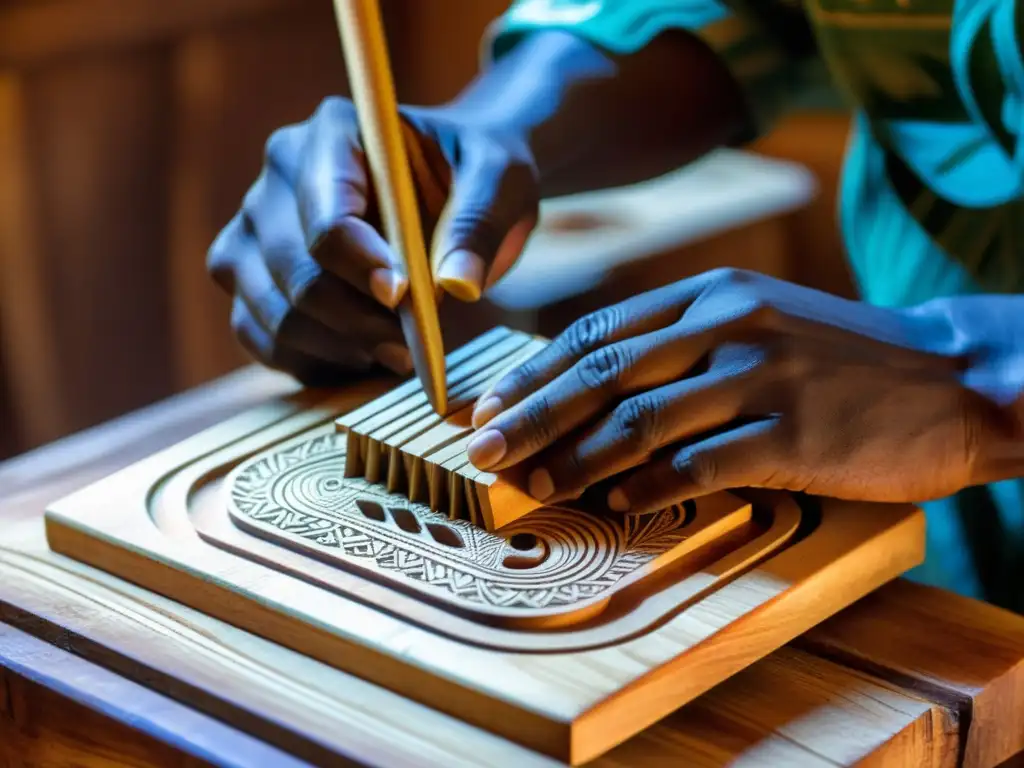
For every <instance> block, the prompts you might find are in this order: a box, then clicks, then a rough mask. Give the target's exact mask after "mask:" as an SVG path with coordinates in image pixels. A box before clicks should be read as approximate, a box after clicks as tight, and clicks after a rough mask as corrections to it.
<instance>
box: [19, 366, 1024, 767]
mask: <svg viewBox="0 0 1024 768" xmlns="http://www.w3.org/2000/svg"><path fill="white" fill-rule="evenodd" d="M291 389H292V385H291V384H290V383H289V382H288V380H286V379H284V378H283V377H278V376H276V375H273V374H269V373H266V372H263V371H259V370H255V369H245V370H243V371H240V372H239V373H237V374H235V375H233V376H231V377H228V378H226V379H223V380H221V381H219V382H216V383H214V384H213V385H210V386H208V387H205V388H203V389H201V390H196V391H193V392H191V393H188V394H186V395H183V396H181V397H178V398H176V399H174V400H171V401H168V402H165V403H162V404H159V405H157V406H155V407H153V408H150V409H148V410H146V411H143V412H140V413H138V414H133V415H131V416H128V417H125V418H123V419H121V420H119V421H116V422H113V423H111V424H108V425H105V426H103V427H100V428H97V429H95V430H92V431H90V432H86V433H84V434H81V435H78V436H75V437H72V438H69V439H66V440H64V441H62V442H60V443H56V444H54V445H52V446H49V447H46V448H43V449H40V450H38V451H36V452H35V453H32V454H29V455H26V456H24V457H22V458H19V459H15V460H12V461H9V462H7V463H6V464H3V465H0V621H2V622H3V623H0V680H2V682H3V685H0V766H7V765H11V766H23V765H29V766H35V765H100V764H103V765H110V764H113V765H132V766H136V765H138V766H141V765H196V764H204V763H213V764H219V765H239V766H269V765H272V766H291V765H301V764H305V763H309V762H313V763H320V764H337V763H345V762H356V763H362V764H371V765H389V766H390V765H416V766H423V765H439V766H454V765H467V766H468V765H484V766H498V765H515V766H517V767H518V766H528V765H552V763H551V761H549V760H548V759H546V758H542V757H540V756H538V755H536V754H533V753H530V752H528V751H526V750H524V749H523V748H521V747H518V746H515V745H513V744H511V743H509V742H506V741H503V740H502V739H500V738H497V737H494V736H492V735H490V734H487V733H485V732H482V731H479V730H476V729H473V728H470V727H468V726H466V725H464V724H461V723H458V722H455V721H453V720H452V719H451V718H448V717H446V716H444V715H442V714H440V713H437V712H435V711H433V710H429V709H427V708H425V707H423V706H420V705H418V704H415V703H413V702H411V701H408V700H406V699H403V698H401V697H399V696H397V695H395V694H392V693H390V692H388V691H386V690H383V689H381V688H378V687H376V686H372V685H369V684H367V683H364V682H362V681H360V680H358V679H355V678H353V677H351V676H348V675H344V674H342V673H340V672H338V671H336V670H331V669H328V668H326V667H322V665H317V664H315V663H312V662H310V660H308V659H304V658H299V657H297V655H296V654H293V653H292V652H290V651H287V650H285V649H283V648H281V647H279V646H275V645H273V644H271V643H268V642H265V641H263V640H261V639H259V638H256V637H254V636H252V635H248V634H247V633H244V632H241V631H239V630H237V629H234V628H232V627H230V626H228V625H226V624H224V623H222V622H219V621H215V620H212V619H210V618H208V617H205V616H203V615H201V614H197V613H196V612H194V611H190V610H188V609H186V608H184V607H183V606H180V605H177V604H175V603H172V602H171V601H169V600H165V599H163V598H160V597H158V596H156V595H154V594H152V593H148V592H146V591H144V590H141V589H138V588H135V587H132V586H130V585H128V584H126V583H124V582H121V581H119V580H117V579H114V578H111V577H107V576H106V575H104V574H100V573H98V572H96V571H92V570H91V569H88V568H86V567H84V566H80V565H77V564H74V563H70V562H68V561H64V560H62V559H60V558H57V557H56V556H54V555H52V554H50V553H48V552H47V550H46V548H45V540H44V538H43V534H42V519H41V518H42V511H43V508H44V506H45V505H46V504H47V503H48V502H50V501H52V500H53V499H55V498H57V497H59V496H62V495H64V494H66V493H68V492H69V491H72V490H75V489H77V488H79V487H81V486H82V485H84V484H86V483H89V482H91V481H93V480H96V479H99V478H101V477H103V476H105V475H107V474H109V473H111V472H113V471H115V470H117V469H119V468H121V467H123V466H125V465H127V464H129V463H131V462H133V461H135V460H137V459H139V458H142V457H143V456H145V455H148V454H151V453H153V452H154V451H156V450H158V449H160V448H163V447H166V446H168V445H170V444H173V443H174V442H176V441H178V440H180V439H182V438H184V437H187V436H188V435H190V434H192V433H194V432H196V431H198V430H200V429H202V428H203V427H206V426H209V425H211V424H214V423H216V422H218V421H220V420H222V419H224V418H227V417H229V416H231V415H233V414H235V413H238V412H239V411H241V410H244V409H245V408H248V407H251V406H253V405H255V404H258V403H261V402H264V401H266V400H267V399H269V398H272V397H275V396H279V395H281V394H282V393H285V392H287V391H290V390H291ZM47 574H50V575H54V574H60V575H59V577H58V576H53V578H49V579H48V578H47ZM282 674H284V675H286V676H288V682H289V686H290V691H289V693H288V695H289V696H293V695H308V696H310V697H318V698H319V699H321V700H323V701H324V702H325V707H324V710H323V717H322V718H321V720H319V721H318V722H316V723H313V722H297V721H295V720H294V719H291V720H290V719H289V710H288V707H287V699H286V697H284V696H283V695H282V696H279V697H276V696H275V695H274V694H275V690H276V689H275V686H280V684H281V680H282V677H281V676H282ZM204 682H205V684H206V687H205V690H210V689H211V688H213V689H214V690H218V691H222V692H223V693H222V694H221V695H220V696H209V695H207V696H205V697H197V696H196V695H195V690H196V688H197V687H199V686H200V683H204ZM211 682H212V683H213V685H211ZM186 699H187V700H188V701H190V702H192V703H193V706H186V705H184V704H182V703H179V702H180V701H183V700H186ZM197 701H198V702H201V706H200V707H199V708H195V706H196V702H197ZM1022 750H1024V618H1019V617H1016V616H1013V615H1011V614H1008V613H1005V612H1003V611H999V610H997V609H994V608H991V607H989V606H986V605H983V604H981V603H977V602H974V601H970V600H966V599H963V598H959V597H956V596H953V595H951V594H948V593H944V592H941V591H938V590H934V589H929V588H925V587H920V586H917V585H913V584H911V583H909V582H905V581H898V582H895V583H893V584H890V585H889V586H887V587H885V588H883V589H881V590H879V591H878V592H876V593H875V594H873V595H871V596H869V597H868V598H866V599H864V600H863V601H861V602H860V603H858V604H856V605H854V606H853V607H851V608H849V609H848V610H846V611H845V612H843V613H842V614H840V615H839V616H837V617H835V618H833V619H832V620H830V621H829V622H826V623H825V624H824V625H822V626H820V627H819V628H817V629H816V630H814V631H812V632H810V633H808V634H807V635H805V636H803V637H801V638H800V639H798V640H797V641H796V642H794V643H792V644H790V645H789V646H787V647H786V648H783V649H782V650H780V651H778V652H776V653H774V654H772V655H771V656H769V657H768V658H766V659H764V660H762V661H761V662H758V663H757V664H755V665H754V666H752V667H750V668H749V669H747V670H746V671H744V672H742V673H740V674H739V675H737V676H735V677H734V678H732V679H731V680H729V681H728V682H727V683H725V684H723V685H721V686H719V687H718V688H716V689H714V690H713V691H711V692H709V693H708V694H705V695H704V696H703V697H701V698H700V699H698V700H697V701H696V702H694V703H692V704H690V705H688V706H686V707H684V708H683V709H681V710H679V711H678V712H676V713H675V714H673V715H672V716H670V717H668V718H666V719H665V720H664V721H662V722H660V723H658V724H657V725H655V726H653V727H651V728H650V729H648V730H647V731H646V732H645V733H643V734H641V735H639V736H637V737H635V738H633V739H632V740H630V741H628V742H627V743H625V744H623V745H621V746H620V747H618V748H617V749H615V750H613V751H612V752H611V753H609V754H607V755H605V756H604V757H603V758H601V759H599V760H598V761H597V763H596V764H597V765H600V766H605V767H607V768H617V767H618V766H634V765H635V766H648V765H668V764H672V765H694V766H714V765H724V764H747V765H754V766H789V765H800V766H803V765H807V766H835V765H851V764H869V765H887V766H888V765H892V766H955V765H958V764H963V765H968V766H994V765H999V764H1001V763H1004V762H1005V761H1007V760H1010V759H1011V758H1012V757H1013V756H1014V755H1015V754H1018V753H1020V752H1021V751H1022Z"/></svg>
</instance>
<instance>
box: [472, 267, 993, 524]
mask: <svg viewBox="0 0 1024 768" xmlns="http://www.w3.org/2000/svg"><path fill="white" fill-rule="evenodd" d="M964 371H965V360H964V357H963V355H962V354H961V351H960V349H958V339H957V334H956V333H955V332H954V328H953V326H952V325H951V324H950V323H949V322H948V317H946V316H945V315H944V313H943V312H941V311H935V308H931V309H928V307H927V305H925V307H924V308H916V309H908V310H891V309H883V308H877V307H872V306H869V305H866V304H862V303H858V302H853V301H847V300H844V299H841V298H837V297H835V296H831V295H828V294H824V293H820V292H817V291H814V290H810V289H808V288H804V287H800V286H797V285H793V284H790V283H786V282H782V281H779V280H775V279H771V278H768V277H764V276H761V275H757V274H753V273H748V272H743V271H736V270H718V271H714V272H709V273H706V274H703V275H700V276H698V277H695V278H692V279H687V280H683V281H681V282H678V283H675V284H673V285H670V286H667V287H665V288H661V289H658V290H655V291H652V292H649V293H645V294H642V295H639V296H636V297H634V298H632V299H629V300H628V301H625V302H623V303H621V304H618V305H616V306H612V307H609V308H607V309H604V310H602V311H599V312H597V313H595V314H592V315H590V316H588V317H584V318H583V319H582V320H580V321H578V322H577V323H575V324H574V325H573V326H572V327H570V328H569V329H568V330H567V331H566V332H565V333H563V334H562V335H561V336H559V337H558V338H557V339H555V340H554V341H553V342H552V343H551V344H550V346H549V347H547V348H546V349H545V350H544V351H542V352H540V353H539V354H537V355H536V356H535V357H533V358H532V359H530V360H529V361H527V362H526V363H524V364H522V365H520V366H518V367H517V368H515V369H513V370H512V371H511V372H509V373H508V374H507V375H505V376H504V377H503V378H502V379H501V380H500V381H499V382H498V383H496V384H495V385H494V386H493V387H492V388H491V389H490V390H489V391H488V393H487V394H485V395H484V396H483V397H481V398H480V400H479V401H478V403H477V406H476V409H475V411H474V425H475V426H477V427H478V430H479V431H478V433H477V434H476V435H475V437H474V440H473V442H472V443H471V445H470V447H469V455H470V458H471V460H472V462H473V463H474V464H475V465H476V466H477V467H479V468H481V469H487V470H490V471H500V470H504V469H507V468H509V467H513V466H517V465H518V466H521V468H522V469H523V470H525V471H526V473H527V477H528V487H529V491H530V493H531V495H533V496H534V497H535V498H537V499H538V500H541V501H545V502H548V503H553V502H557V501H565V500H568V499H574V498H577V497H579V496H580V494H581V493H582V492H583V491H584V490H585V489H587V488H588V487H591V486H595V484H596V487H597V488H599V489H601V496H599V498H603V499H604V500H605V501H606V503H607V505H608V507H609V508H610V509H611V510H613V511H618V512H627V511H629V512H648V511H654V510H657V509H661V508H664V507H666V506H669V505H671V504H673V503H679V502H682V501H684V500H687V499H691V498H694V497H697V496H701V495H705V494H709V493H713V492H715V491H719V490H724V489H729V488H743V487H760V488H774V489H785V490H790V491H807V492H810V493H813V494H818V495H824V496H831V497H836V498H847V499H851V498H852V499H861V500H874V501H889V502H897V501H911V502H915V501H924V500H929V499H933V498H939V497H943V496H946V495H948V494H950V493H952V492H955V491H957V490H959V489H961V488H963V487H965V486H966V485H969V484H972V481H973V480H974V479H975V477H976V474H975V471H974V470H975V467H974V465H975V461H976V458H977V456H978V451H979V446H981V445H982V444H983V443H984V441H985V440H986V431H991V430H993V429H994V427H993V426H992V424H993V406H992V403H991V402H990V401H989V400H988V399H986V398H984V397H982V396H980V395H979V394H977V393H976V392H975V391H973V390H971V389H969V388H968V386H967V385H966V384H965V383H964V382H965V375H964ZM604 481H607V482H604Z"/></svg>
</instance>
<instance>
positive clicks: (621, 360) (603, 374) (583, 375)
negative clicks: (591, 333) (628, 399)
mask: <svg viewBox="0 0 1024 768" xmlns="http://www.w3.org/2000/svg"><path fill="white" fill-rule="evenodd" d="M631 362H632V361H631V360H630V355H629V353H628V352H627V351H626V348H625V347H623V346H621V345H618V344H612V345H610V346H607V347H601V348H600V349H596V350H594V351H593V352H591V353H590V354H588V355H587V356H586V357H584V358H583V359H582V360H580V362H579V365H578V366H577V372H578V375H579V378H580V381H581V382H582V384H583V386H585V387H586V388H587V389H592V390H606V389H616V388H618V387H619V385H620V384H621V383H622V381H623V380H624V379H625V377H626V374H627V372H628V371H629V369H630V365H631Z"/></svg>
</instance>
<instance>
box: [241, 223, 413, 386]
mask: <svg viewBox="0 0 1024 768" xmlns="http://www.w3.org/2000/svg"><path fill="white" fill-rule="evenodd" d="M236 242H237V246H236V247H237V258H236V263H237V264H238V266H237V267H236V269H235V286H236V290H237V292H238V296H239V297H240V298H241V300H242V301H243V302H244V304H245V307H246V308H247V310H248V313H249V315H251V317H252V319H253V320H254V321H255V322H256V323H257V324H259V326H260V328H262V329H263V331H264V333H266V334H267V335H268V336H269V338H270V339H271V340H272V341H273V343H274V344H275V345H277V346H281V347H286V348H290V349H294V350H296V351H298V352H301V353H302V354H304V355H308V356H310V357H312V358H315V359H317V360H322V361H323V362H325V363H329V364H332V365H336V366H340V367H343V368H347V369H349V370H366V369H368V368H369V367H370V366H371V365H372V363H373V359H372V358H371V357H370V355H369V354H367V353H366V352H364V351H363V350H361V349H359V348H358V347H354V346H353V345H352V344H350V343H347V342H346V340H345V339H343V338H341V337H339V336H338V334H337V333H335V332H334V331H333V330H331V329H330V328H328V327H327V326H325V325H324V324H323V323H320V322H319V321H317V320H315V319H314V318H312V317H308V316H307V315H305V314H303V313H302V312H301V311H299V310H297V309H295V308H293V307H291V306H290V305H289V303H288V300H287V299H286V298H285V296H284V294H282V293H281V291H280V289H279V288H278V287H277V285H276V284H275V283H274V280H273V278H272V277H271V275H270V272H269V271H268V269H267V267H266V264H264V262H263V260H262V259H260V255H259V249H258V247H257V245H256V242H255V240H254V239H253V238H252V236H249V235H243V236H241V237H239V238H238V240H237V241H236ZM382 362H383V361H382ZM401 372H402V373H405V372H406V371H401Z"/></svg>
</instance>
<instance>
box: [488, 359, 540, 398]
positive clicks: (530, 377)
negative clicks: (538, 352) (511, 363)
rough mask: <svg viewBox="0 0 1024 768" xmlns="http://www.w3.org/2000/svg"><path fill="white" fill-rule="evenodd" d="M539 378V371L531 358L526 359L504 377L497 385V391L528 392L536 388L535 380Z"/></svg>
mask: <svg viewBox="0 0 1024 768" xmlns="http://www.w3.org/2000/svg"><path fill="white" fill-rule="evenodd" d="M536 380H537V371H536V368H535V366H534V363H533V362H532V361H531V360H525V361H523V362H522V363H520V364H519V365H517V366H516V367H515V368H513V369H512V370H511V371H509V372H508V373H507V374H505V376H504V377H503V378H502V381H501V383H500V384H499V385H498V386H497V387H495V391H497V392H512V393H518V392H528V391H530V390H532V389H534V386H535V385H534V382H535V381H536Z"/></svg>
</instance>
